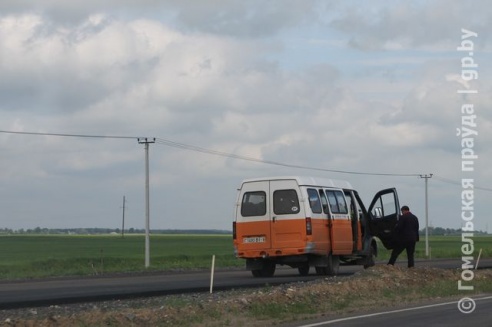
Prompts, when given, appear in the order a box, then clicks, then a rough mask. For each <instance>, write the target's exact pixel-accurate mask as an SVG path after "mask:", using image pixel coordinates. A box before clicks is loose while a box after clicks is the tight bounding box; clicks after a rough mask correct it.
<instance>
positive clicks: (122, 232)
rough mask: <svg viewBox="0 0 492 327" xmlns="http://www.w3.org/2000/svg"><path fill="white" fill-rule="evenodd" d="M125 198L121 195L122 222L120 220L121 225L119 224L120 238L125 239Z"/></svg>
mask: <svg viewBox="0 0 492 327" xmlns="http://www.w3.org/2000/svg"><path fill="white" fill-rule="evenodd" d="M125 200H126V199H125V196H124V195H123V220H122V223H121V237H122V238H124V237H125V208H126V207H125V202H126V201H125Z"/></svg>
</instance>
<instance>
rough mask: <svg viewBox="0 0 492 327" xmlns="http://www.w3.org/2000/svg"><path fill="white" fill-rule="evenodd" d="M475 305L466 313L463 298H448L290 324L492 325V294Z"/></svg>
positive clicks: (354, 326) (349, 326) (364, 326)
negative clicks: (405, 306)
mask: <svg viewBox="0 0 492 327" xmlns="http://www.w3.org/2000/svg"><path fill="white" fill-rule="evenodd" d="M473 300H474V303H475V306H474V309H473V311H472V312H468V313H464V312H463V311H465V310H464V309H463V308H473V307H472V306H468V305H465V306H464V307H461V310H460V308H458V305H463V303H464V302H463V301H459V300H457V301H451V302H450V301H449V300H448V301H446V302H440V303H432V304H427V305H420V306H415V307H409V308H401V309H392V310H382V311H378V312H371V313H367V314H358V315H353V316H346V317H341V318H336V319H329V320H319V321H315V322H311V323H307V324H306V323H303V324H298V325H289V327H324V326H337V327H359V326H360V327H367V326H389V325H395V326H401V327H420V326H432V327H454V326H456V327H458V326H460V327H461V326H465V325H466V326H492V321H491V320H490V312H491V311H492V295H487V296H484V295H482V296H478V297H474V298H473Z"/></svg>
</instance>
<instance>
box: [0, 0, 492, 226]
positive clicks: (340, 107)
mask: <svg viewBox="0 0 492 327" xmlns="http://www.w3.org/2000/svg"><path fill="white" fill-rule="evenodd" d="M40 3H41V5H39V7H34V6H33V7H31V6H30V5H28V4H27V2H22V1H21V2H9V1H7V2H2V5H0V9H2V12H3V13H4V14H2V15H1V16H0V39H2V42H1V43H0V75H1V76H2V79H1V80H0V97H1V99H2V101H1V102H0V112H1V113H2V122H1V124H2V126H0V129H1V130H16V131H32V132H55V133H75V134H92V135H126V136H148V137H159V138H163V139H169V140H173V141H176V142H180V143H185V144H192V145H196V146H199V147H202V148H207V149H212V150H216V151H221V152H225V153H233V154H237V155H240V156H246V157H252V158H257V159H261V160H268V161H275V162H281V163H288V164H293V165H299V166H308V167H319V168H322V169H323V168H324V169H337V170H348V171H358V172H385V173H436V174H439V175H442V176H443V177H447V178H451V179H453V178H456V179H459V176H460V175H459V174H460V171H459V164H460V157H459V150H460V148H459V143H458V140H457V138H456V136H455V130H456V127H457V126H458V124H459V123H460V119H461V117H460V112H459V109H460V105H461V103H462V102H463V101H464V99H463V98H462V97H461V96H459V95H458V94H457V93H456V89H457V88H458V87H462V85H460V83H461V84H463V83H462V82H460V79H459V78H457V77H456V74H458V73H459V70H460V66H459V57H460V55H461V54H459V53H454V52H455V46H456V40H459V37H460V30H459V27H458V28H455V27H456V26H455V25H456V24H458V23H460V22H461V20H459V19H457V16H456V15H455V14H453V15H454V16H450V17H451V18H452V19H451V18H450V19H451V20H450V21H449V22H448V23H446V21H445V19H444V16H445V15H442V13H441V14H439V13H428V11H429V10H435V8H436V6H439V5H442V3H441V2H440V1H435V2H432V3H431V4H430V5H429V6H426V5H425V4H419V5H415V6H410V5H406V4H403V3H402V2H398V3H397V4H396V5H392V6H390V7H389V8H383V7H381V5H379V6H375V7H373V9H370V10H369V11H368V8H366V7H364V6H362V9H361V10H354V9H353V8H354V7H353V6H352V5H350V4H349V6H351V7H350V8H349V9H350V10H346V9H345V8H347V5H344V4H341V3H339V4H336V5H333V6H328V7H326V8H324V7H323V5H322V3H314V4H312V3H308V4H305V3H303V8H299V7H298V6H300V5H297V2H295V3H290V5H291V6H289V5H285V4H284V2H273V3H272V4H270V5H269V6H267V8H266V9H265V10H264V11H259V10H258V9H257V8H256V7H255V5H254V3H253V4H250V3H249V2H248V3H245V2H227V4H226V3H224V6H223V7H222V8H221V10H218V11H217V10H216V9H215V8H216V7H214V6H211V5H210V4H209V3H208V2H201V5H200V6H196V7H193V6H192V4H191V3H190V2H186V1H184V2H170V1H168V2H162V4H161V5H160V6H158V7H156V8H154V7H153V6H152V3H153V2H151V1H149V2H147V1H144V2H139V3H136V2H131V1H126V2H124V3H123V5H122V7H121V8H120V9H118V10H113V9H111V6H109V4H108V3H106V4H98V3H96V2H94V1H86V2H84V3H82V2H75V3H73V4H64V5H62V6H60V7H59V8H55V5H54V4H55V2H53V1H47V0H46V1H40ZM463 6H464V7H463V8H464V9H465V11H466V10H470V9H469V7H468V5H463ZM451 7H452V8H451V9H446V10H445V11H444V12H445V13H448V12H450V11H449V10H451V12H454V11H453V10H456V8H458V7H455V6H454V5H453V6H451ZM320 8H321V9H320ZM487 8H488V7H487ZM134 9H135V13H134V12H133V10H134ZM317 10H321V14H319V15H320V16H323V13H324V11H323V10H325V11H326V10H329V18H324V17H319V16H318V14H316V11H317ZM365 11H368V12H370V13H372V14H374V15H370V16H369V15H368V14H367V13H366V12H365ZM486 12H487V10H484V13H481V14H480V15H479V16H478V18H477V19H475V20H473V24H477V25H476V26H482V25H484V24H486V22H485V21H484V20H483V19H482V18H483V17H486V16H487V13H486ZM424 13H425V15H424V16H423V18H422V20H420V21H419V14H424ZM161 14H162V15H161ZM65 15H66V16H65ZM207 15H209V16H207ZM73 17H76V19H73V20H71V19H69V18H73ZM318 18H319V19H325V20H326V21H325V22H324V23H323V22H322V23H320V21H319V20H318ZM407 23H409V24H410V23H411V24H410V25H409V26H407V27H405V26H403V25H405V24H407ZM419 24H420V25H422V26H418V25H419ZM333 26H335V29H334V28H333ZM474 26H475V25H474ZM417 27H418V28H417ZM460 27H461V25H460ZM413 28H415V30H414V29H413ZM293 30H295V34H296V35H295V36H293V35H291V34H290V33H291V32H292V31H293ZM425 31H427V33H424V32H425ZM481 35H482V34H480V37H479V39H480V41H477V44H478V43H480V44H481V47H482V49H484V48H487V47H490V45H489V44H488V41H487V39H486V36H485V35H484V36H483V38H482V36H481ZM298 39H302V40H326V42H323V46H321V47H320V46H319V42H306V43H303V44H304V45H305V48H303V49H302V51H299V50H298V49H294V47H293V46H292V42H293V41H292V40H298ZM333 40H335V41H333ZM349 40H353V42H355V43H357V44H358V49H361V48H362V49H364V50H363V51H361V50H358V49H354V48H351V47H349V46H347V44H348V43H349V42H348V41H349ZM443 44H445V45H446V46H448V45H449V44H453V46H452V47H451V48H449V49H450V50H443V49H444V48H443ZM434 45H438V47H440V48H439V50H440V53H438V54H437V55H436V52H435V50H436V49H437V48H433V46H434ZM344 46H345V47H344ZM366 49H373V50H381V49H385V51H374V52H371V53H370V54H368V52H367V51H365V50H366ZM417 50H418V51H417ZM477 60H478V61H480V69H481V70H480V74H481V75H480V78H479V80H478V81H476V82H474V83H470V86H471V87H477V88H479V89H480V92H481V93H480V97H477V98H476V99H475V98H473V99H471V100H472V101H474V102H475V103H476V106H477V114H478V115H479V116H480V120H479V128H480V134H479V135H480V141H477V149H480V150H481V151H482V152H481V154H480V164H478V165H477V167H480V168H479V169H478V168H477V178H478V176H480V177H482V178H481V179H480V180H481V181H483V182H484V184H486V183H485V182H486V181H487V180H488V179H490V176H491V175H492V172H491V171H490V168H488V166H487V165H486V164H485V163H486V162H488V159H489V158H490V156H491V153H490V151H488V149H487V147H486V146H484V144H488V143H490V141H492V135H491V132H489V131H490V128H489V127H490V126H491V125H492V123H491V121H492V114H490V113H488V112H487V111H486V109H483V108H488V107H490V105H491V104H492V100H491V96H490V92H488V91H490V78H489V77H487V72H488V69H489V67H488V66H487V63H486V62H485V61H484V60H481V58H480V57H478V58H477ZM291 61H292V62H296V63H300V64H298V65H289V64H285V63H289V62H291ZM482 90H483V91H482ZM480 143H481V145H480ZM0 146H1V147H2V151H3V152H2V153H4V154H5V156H4V157H3V158H4V159H3V160H2V161H0V171H1V173H0V180H1V182H2V185H5V187H4V188H3V191H1V192H0V196H2V197H3V198H5V199H12V198H15V199H16V200H15V201H12V203H16V204H17V206H16V205H13V206H10V207H8V208H4V210H5V212H6V214H7V215H8V216H9V217H15V219H14V218H12V220H9V221H8V222H6V225H7V227H10V226H12V227H24V228H26V227H35V226H36V225H39V226H41V227H44V226H47V227H66V226H74V227H78V226H82V227H86V226H89V227H92V226H94V225H98V224H99V225H100V226H102V227H106V226H115V222H114V221H113V218H108V217H114V216H117V217H118V218H116V221H118V222H119V207H120V206H121V204H120V200H121V197H122V196H123V195H126V196H127V198H128V199H129V201H130V202H131V203H132V204H131V212H129V214H130V217H129V226H131V225H133V226H134V227H140V226H141V224H142V220H141V219H140V217H141V216H142V213H143V211H144V210H143V205H142V203H143V168H144V164H143V159H144V152H143V146H142V145H141V144H138V143H137V141H136V140H134V139H133V140H132V139H129V140H126V139H124V140H113V139H105V140H95V139H79V138H57V137H48V136H46V137H40V136H27V135H10V134H0ZM150 157H151V186H152V196H151V202H152V206H153V209H152V212H154V213H155V216H156V220H155V225H153V227H154V228H223V229H226V228H230V222H231V219H232V218H231V212H232V209H231V208H232V206H233V202H234V198H235V189H236V187H237V186H238V183H239V182H240V180H241V179H243V178H246V177H253V176H259V175H274V174H283V175H286V174H314V175H319V174H322V175H325V176H330V177H334V178H346V179H350V180H351V181H352V183H353V184H354V185H356V186H357V187H358V188H360V190H361V194H363V195H364V197H365V198H368V197H369V196H370V195H372V193H374V192H375V191H377V190H378V189H380V188H383V187H386V186H396V187H397V188H399V189H401V197H402V199H403V201H404V202H406V203H412V204H413V205H412V206H413V207H416V209H415V211H416V212H417V213H419V212H420V213H421V212H422V205H421V202H422V201H421V194H420V193H419V192H420V190H421V186H422V185H421V183H420V182H421V181H420V180H418V179H417V178H413V177H412V178H411V179H410V178H395V179H387V178H386V179H385V178H381V177H371V176H360V175H358V176H353V175H342V176H340V175H338V174H330V173H328V172H321V171H309V170H297V169H292V168H288V167H281V166H274V165H265V164H261V163H257V162H250V161H241V160H237V159H232V158H225V157H222V156H216V155H210V154H204V153H199V152H193V151H188V150H183V149H179V148H176V147H170V146H166V145H163V144H159V143H156V144H153V145H151V146H150ZM435 187H436V188H435V189H434V190H435V192H436V193H435V194H434V195H433V196H434V200H433V201H434V203H435V205H434V207H433V209H432V210H433V211H432V214H434V215H435V217H436V218H435V222H434V223H435V224H436V225H442V226H453V227H456V225H457V224H458V223H459V219H458V220H453V222H452V223H451V222H449V221H448V220H447V217H449V216H451V215H452V214H453V211H452V210H459V206H458V205H459V203H457V204H456V205H451V206H449V208H448V206H447V205H446V204H447V203H448V202H449V201H454V197H453V196H457V199H459V194H458V192H459V188H457V189H455V190H454V191H449V190H446V187H444V186H443V184H438V183H436V184H435ZM7 190H8V191H7ZM450 194H452V195H450ZM20 199H25V200H26V202H22V203H23V204H24V206H26V203H28V201H31V202H32V203H34V204H33V205H35V206H36V208H37V209H38V213H35V212H34V210H33V209H29V208H25V209H24V210H20V209H19V206H18V204H19V201H21V200H20ZM80 199H84V205H81V204H80V203H79V202H80ZM6 201H7V200H6ZM7 202H9V201H7ZM183 207H186V208H188V209H187V210H189V212H187V214H186V215H185V217H183V209H182V208H183ZM33 215H34V216H35V217H33ZM131 216H133V217H131ZM40 217H41V218H42V219H41V218H40ZM80 217H86V219H85V220H80ZM173 217H180V219H179V220H176V219H173ZM197 217H198V218H197ZM458 218H459V217H458ZM60 224H61V226H60ZM116 226H119V225H116Z"/></svg>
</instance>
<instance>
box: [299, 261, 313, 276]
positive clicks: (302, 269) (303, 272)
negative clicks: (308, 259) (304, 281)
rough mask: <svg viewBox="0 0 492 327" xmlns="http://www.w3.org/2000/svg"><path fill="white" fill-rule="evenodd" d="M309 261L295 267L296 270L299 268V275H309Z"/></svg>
mask: <svg viewBox="0 0 492 327" xmlns="http://www.w3.org/2000/svg"><path fill="white" fill-rule="evenodd" d="M309 268H310V267H309V263H306V264H304V265H302V266H299V267H297V270H299V275H301V276H307V275H309Z"/></svg>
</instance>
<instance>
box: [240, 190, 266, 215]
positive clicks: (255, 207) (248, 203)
mask: <svg viewBox="0 0 492 327" xmlns="http://www.w3.org/2000/svg"><path fill="white" fill-rule="evenodd" d="M264 215H266V194H265V192H262V191H257V192H246V193H244V195H243V201H242V203H241V216H243V217H253V216H264Z"/></svg>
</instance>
